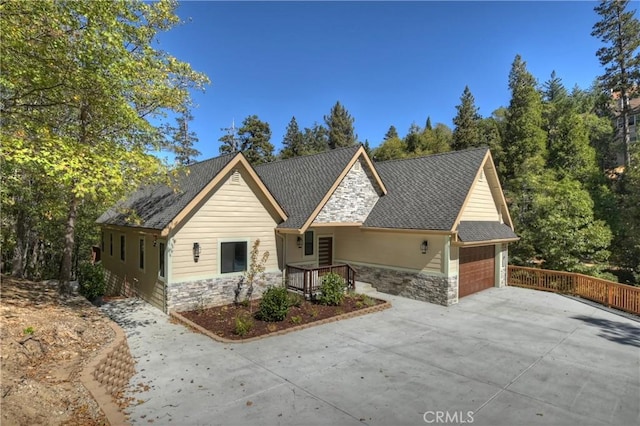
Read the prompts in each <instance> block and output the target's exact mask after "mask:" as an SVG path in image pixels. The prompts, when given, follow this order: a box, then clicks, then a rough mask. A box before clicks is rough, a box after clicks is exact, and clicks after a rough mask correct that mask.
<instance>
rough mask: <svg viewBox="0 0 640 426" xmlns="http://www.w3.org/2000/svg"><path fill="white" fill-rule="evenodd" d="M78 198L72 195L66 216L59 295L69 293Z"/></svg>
mask: <svg viewBox="0 0 640 426" xmlns="http://www.w3.org/2000/svg"><path fill="white" fill-rule="evenodd" d="M78 204H79V200H78V197H76V196H75V195H72V198H71V201H70V203H69V212H68V215H67V224H66V229H65V232H64V246H63V247H64V248H63V250H62V265H61V268H60V286H59V291H60V292H61V293H70V292H71V285H70V284H69V281H71V269H72V268H71V267H72V265H73V247H74V245H75V234H76V218H77V216H78Z"/></svg>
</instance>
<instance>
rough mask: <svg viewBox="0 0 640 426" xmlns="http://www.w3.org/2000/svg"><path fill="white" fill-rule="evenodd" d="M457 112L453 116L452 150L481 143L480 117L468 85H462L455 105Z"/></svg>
mask: <svg viewBox="0 0 640 426" xmlns="http://www.w3.org/2000/svg"><path fill="white" fill-rule="evenodd" d="M456 109H457V110H458V114H457V115H456V116H455V117H454V118H453V124H454V125H455V128H454V129H453V138H452V141H451V148H452V149H453V150H454V151H459V150H462V149H467V148H472V147H475V146H479V145H481V144H482V140H481V137H480V121H481V120H482V117H480V114H478V108H476V105H475V99H474V98H473V95H472V94H471V90H469V86H465V87H464V91H463V92H462V96H461V97H460V105H457V106H456Z"/></svg>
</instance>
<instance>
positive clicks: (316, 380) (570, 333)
mask: <svg viewBox="0 0 640 426" xmlns="http://www.w3.org/2000/svg"><path fill="white" fill-rule="evenodd" d="M379 296H380V297H381V298H385V299H387V300H390V301H391V303H392V304H393V307H392V308H391V309H388V310H386V311H383V312H379V313H375V314H371V315H367V316H364V317H359V318H354V319H349V320H345V321H339V322H335V323H330V324H326V325H322V326H318V327H312V328H309V329H306V330H303V331H300V332H295V333H290V334H287V335H284V336H278V337H272V338H267V339H263V340H259V341H256V342H253V343H246V344H222V343H217V342H215V341H213V340H211V339H209V338H207V337H205V336H203V335H200V334H196V333H193V332H191V331H189V330H188V329H186V328H185V327H183V326H181V325H177V324H172V323H171V322H170V321H169V318H168V317H167V316H166V315H164V314H162V313H161V312H160V311H158V310H157V309H155V308H152V307H150V306H148V305H145V304H144V303H142V302H139V301H120V302H115V303H111V304H109V305H105V307H103V309H105V311H106V312H108V313H109V314H110V315H111V316H112V317H113V318H114V319H115V320H116V321H117V322H118V323H119V324H120V325H121V326H122V327H123V328H124V329H125V332H126V333H127V336H128V341H129V346H130V349H131V352H132V354H133V356H134V358H135V359H136V361H137V365H136V370H137V374H136V376H134V377H133V379H132V381H131V386H130V389H131V392H130V396H132V397H134V398H135V401H134V402H133V403H132V406H131V407H130V408H129V413H130V418H131V422H132V423H134V424H154V425H171V424H176V425H250V424H260V425H358V424H367V425H419V424H444V423H449V424H470V423H472V424H474V425H554V426H555V425H634V424H640V322H636V321H635V320H633V319H630V318H625V317H623V316H618V315H616V314H613V313H610V312H606V311H604V310H601V309H598V308H596V307H593V306H590V305H588V304H584V303H581V302H580V301H576V300H571V299H569V298H566V297H563V296H560V295H556V294H551V293H544V292H538V291H533V290H526V289H520V288H514V287H508V288H502V289H490V290H487V291H484V292H481V293H479V294H476V295H473V296H469V297H466V298H464V299H462V300H461V301H460V303H459V304H458V305H456V306H453V307H449V308H445V307H441V306H436V305H432V304H429V303H424V302H418V301H414V300H409V299H404V298H401V297H394V296H388V295H383V294H379ZM145 389H146V390H145Z"/></svg>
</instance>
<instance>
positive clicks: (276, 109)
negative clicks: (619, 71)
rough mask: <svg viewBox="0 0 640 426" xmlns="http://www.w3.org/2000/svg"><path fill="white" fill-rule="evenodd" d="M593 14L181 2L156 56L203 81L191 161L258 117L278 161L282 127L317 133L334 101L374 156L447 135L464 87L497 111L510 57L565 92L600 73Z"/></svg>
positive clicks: (530, 8) (454, 5) (553, 9)
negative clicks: (163, 54) (396, 138)
mask: <svg viewBox="0 0 640 426" xmlns="http://www.w3.org/2000/svg"><path fill="white" fill-rule="evenodd" d="M596 4H597V3H596V2H587V1H572V2H483V1H474V2H456V1H450V2H213V1H209V2H206V1H200V2H195V1H191V2H181V4H180V6H179V8H178V11H177V12H178V15H179V16H180V17H181V19H182V20H183V21H184V24H183V25H180V26H179V27H176V28H174V29H172V30H171V31H169V32H167V33H163V34H161V35H160V37H159V46H158V47H159V48H161V49H163V50H166V51H168V52H169V53H171V54H172V55H174V56H176V57H177V58H179V59H180V60H183V61H187V62H189V63H190V64H191V65H192V66H193V68H194V69H196V70H198V71H202V72H204V73H206V74H207V75H208V76H209V78H210V79H211V81H212V84H211V85H210V86H208V87H207V90H206V92H205V93H204V94H203V93H195V94H194V100H195V102H196V104H197V105H198V107H197V108H195V109H194V111H193V115H194V117H195V119H194V121H193V122H192V124H191V129H192V130H194V131H195V132H196V133H197V134H198V137H199V139H200V142H199V143H198V144H197V146H196V148H197V149H198V150H200V151H201V152H202V155H201V156H200V157H199V159H205V158H210V157H214V156H217V155H218V148H219V146H220V142H218V139H219V138H220V137H221V136H222V135H223V131H221V129H222V128H226V127H229V126H230V125H231V123H232V121H233V120H235V123H236V125H239V124H240V123H241V122H242V120H243V119H244V118H245V117H247V116H248V115H252V114H256V115H258V116H259V118H260V119H261V120H263V121H266V122H268V123H269V125H270V126H271V131H272V138H271V142H272V143H273V144H274V145H275V147H276V152H277V151H279V150H280V148H281V145H282V144H281V142H282V136H283V135H284V133H285V130H286V126H287V124H288V123H289V120H290V119H291V117H292V116H295V117H296V120H297V121H298V124H299V126H300V127H301V128H304V127H311V126H312V125H313V124H314V122H316V121H317V122H319V123H322V122H323V117H324V115H326V114H328V113H329V110H330V109H331V107H332V106H333V105H334V104H335V102H336V101H340V102H341V103H342V104H343V105H344V106H345V107H346V108H347V110H348V111H349V112H350V113H351V115H352V116H353V117H354V118H355V129H356V133H357V134H358V137H359V139H360V140H361V141H364V140H365V139H368V140H369V143H370V145H371V146H372V147H374V146H377V145H378V144H379V143H380V142H381V140H382V138H383V136H384V134H385V133H386V131H387V130H388V128H389V126H390V125H394V126H396V128H397V129H398V132H399V133H400V135H401V136H403V135H404V134H406V132H407V129H408V128H409V126H410V125H411V123H413V122H415V123H417V124H418V125H420V126H424V123H425V122H426V119H427V116H430V117H431V121H432V123H433V124H434V125H435V123H438V122H441V123H444V124H446V125H448V126H449V127H451V128H453V124H452V119H453V117H454V116H455V113H456V110H455V106H456V105H457V104H459V102H460V95H461V94H462V91H463V89H464V86H465V85H469V87H470V89H471V92H472V93H473V95H474V96H475V99H476V105H477V106H479V107H480V114H481V115H483V116H488V115H490V114H491V112H492V111H494V110H495V109H496V108H498V107H500V106H507V105H508V103H509V91H508V86H507V78H508V74H509V69H510V66H511V63H512V62H513V59H514V57H515V55H516V54H520V55H521V56H522V57H523V59H524V60H525V61H526V62H527V66H528V69H529V71H530V72H532V74H533V75H534V76H535V77H536V78H537V79H538V80H539V82H544V81H545V80H547V79H548V78H549V75H550V74H551V71H553V70H555V71H556V73H557V74H558V76H559V77H560V78H562V80H563V82H564V84H565V86H567V88H568V89H570V88H572V87H573V86H574V85H576V84H577V85H578V86H580V87H581V88H588V87H589V86H590V85H591V83H592V82H593V80H594V78H595V77H596V76H597V75H599V74H600V73H601V72H602V68H601V66H600V64H599V63H598V60H597V58H596V56H595V51H596V50H597V49H598V48H599V47H600V42H599V41H598V40H596V39H595V38H594V37H591V35H590V34H591V29H592V26H593V24H594V23H595V22H596V21H597V20H598V16H597V15H596V13H595V12H594V11H593V7H594V6H595V5H596Z"/></svg>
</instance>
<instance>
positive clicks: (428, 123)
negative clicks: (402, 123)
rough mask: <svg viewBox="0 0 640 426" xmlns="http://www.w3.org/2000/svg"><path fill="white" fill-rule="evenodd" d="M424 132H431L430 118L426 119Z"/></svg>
mask: <svg viewBox="0 0 640 426" xmlns="http://www.w3.org/2000/svg"><path fill="white" fill-rule="evenodd" d="M424 128H425V130H433V127H431V117H427V123H426V124H425V126H424Z"/></svg>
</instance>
